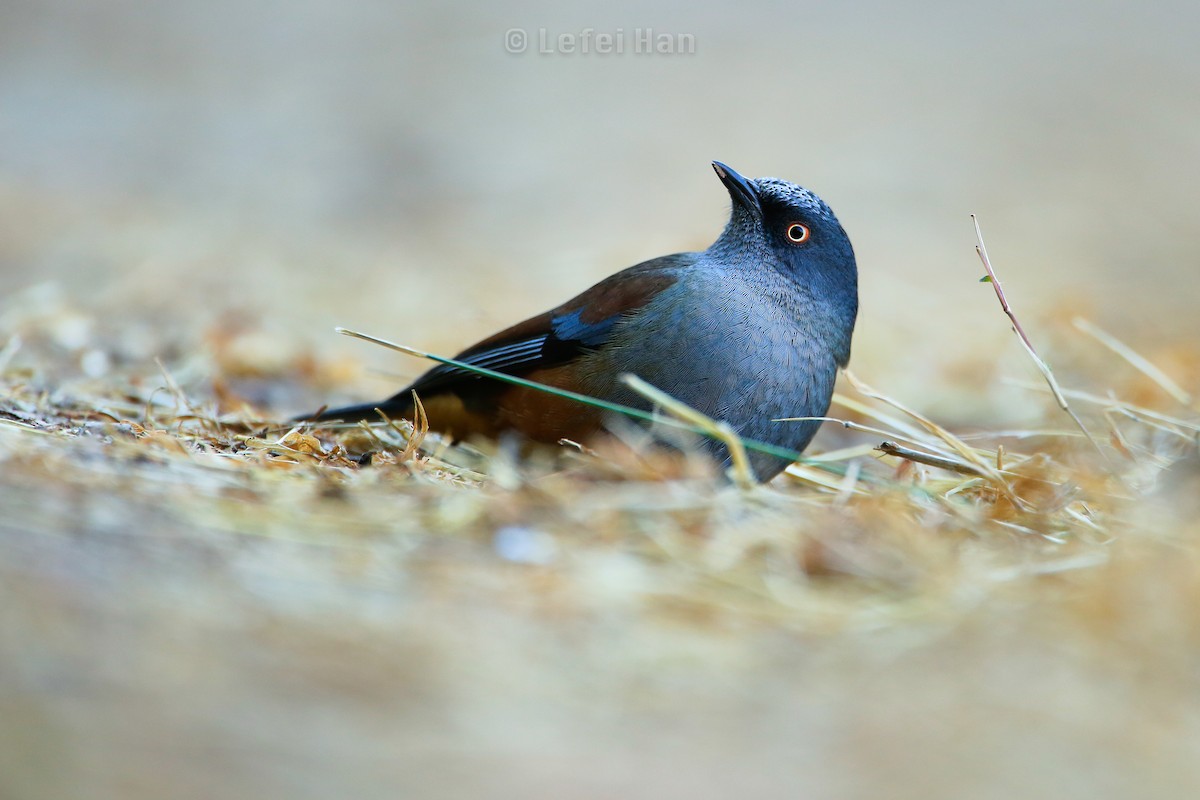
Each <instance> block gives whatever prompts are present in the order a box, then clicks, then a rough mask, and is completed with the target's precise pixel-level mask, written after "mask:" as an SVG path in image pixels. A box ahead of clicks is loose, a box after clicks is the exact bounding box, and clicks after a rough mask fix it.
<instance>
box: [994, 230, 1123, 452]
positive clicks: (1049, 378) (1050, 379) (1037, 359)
mask: <svg viewBox="0 0 1200 800" xmlns="http://www.w3.org/2000/svg"><path fill="white" fill-rule="evenodd" d="M971 222H973V223H975V239H976V241H977V242H978V244H976V245H975V252H976V254H978V255H979V260H980V261H982V262H983V268H984V270H986V271H987V275H988V280H989V281H990V282H991V284H992V288H993V289H994V290H995V291H996V299H997V300H999V301H1000V308H1002V309H1003V310H1004V313H1005V314H1006V315H1008V318H1009V320H1011V321H1012V326H1013V332H1014V333H1016V334H1017V338H1018V339H1020V340H1021V344H1022V345H1024V347H1025V352H1027V353H1029V357H1030V358H1032V359H1033V363H1034V364H1036V365H1037V368H1038V371H1039V372H1041V373H1042V377H1043V378H1045V379H1046V383H1047V384H1048V385H1049V386H1050V391H1051V393H1052V394H1053V395H1054V401H1055V402H1056V403H1058V407H1059V408H1060V409H1062V410H1063V411H1064V412H1065V413H1066V414H1067V415H1068V416H1070V417H1071V420H1072V421H1073V422H1074V423H1075V424H1076V425H1077V426H1078V427H1079V430H1081V431H1083V435H1084V436H1086V437H1087V439H1088V441H1089V442H1091V443H1092V447H1094V448H1096V452H1097V453H1099V454H1100V457H1101V458H1103V459H1104V462H1105V463H1106V464H1108V465H1109V466H1110V467H1111V466H1112V462H1111V461H1110V460H1109V458H1108V454H1107V453H1105V452H1104V450H1103V449H1101V447H1100V443H1099V442H1097V441H1096V440H1095V438H1093V436H1092V434H1091V433H1090V432H1089V431H1088V429H1087V427H1086V426H1085V425H1084V424H1083V420H1081V419H1080V418H1079V417H1078V416H1077V415H1076V414H1075V412H1074V411H1073V410H1072V409H1071V406H1070V405H1069V404H1068V403H1067V398H1066V397H1064V396H1063V393H1062V390H1061V389H1059V388H1058V381H1057V380H1055V379H1054V373H1053V372H1051V371H1050V366H1049V365H1048V364H1047V363H1046V362H1045V361H1043V360H1042V357H1041V356H1039V355H1038V354H1037V350H1036V349H1035V348H1034V346H1033V342H1031V341H1030V340H1029V336H1027V335H1026V333H1025V329H1024V328H1022V327H1021V321H1020V320H1019V319H1017V315H1016V314H1015V313H1014V312H1013V310H1012V306H1010V305H1009V304H1008V298H1007V297H1005V296H1004V287H1003V286H1002V285H1001V284H1000V278H999V277H998V276H997V275H996V270H994V269H992V262H991V260H990V259H989V258H988V254H987V247H986V246H985V245H984V243H983V231H982V230H981V229H980V227H979V220H978V218H976V216H975V215H974V214H972V215H971Z"/></svg>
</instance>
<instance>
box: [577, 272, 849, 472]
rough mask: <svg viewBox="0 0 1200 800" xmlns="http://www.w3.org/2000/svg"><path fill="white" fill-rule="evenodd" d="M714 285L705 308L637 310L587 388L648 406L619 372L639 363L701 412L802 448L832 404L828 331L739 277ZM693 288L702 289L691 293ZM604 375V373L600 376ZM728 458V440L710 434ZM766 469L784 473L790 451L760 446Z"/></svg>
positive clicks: (598, 357)
mask: <svg viewBox="0 0 1200 800" xmlns="http://www.w3.org/2000/svg"><path fill="white" fill-rule="evenodd" d="M719 288H721V289H722V290H724V291H722V292H709V293H708V294H709V296H710V297H712V298H713V300H712V304H711V305H710V306H708V307H707V308H706V309H705V312H706V313H704V314H690V315H689V313H688V308H689V307H690V306H689V304H685V303H681V302H680V303H673V302H672V298H671V296H670V295H669V294H667V295H666V297H664V298H660V301H659V304H658V308H657V309H656V311H657V313H655V314H652V315H640V314H639V315H635V316H633V317H631V318H629V319H628V320H624V321H623V322H622V323H620V325H619V326H618V328H617V330H616V331H615V332H614V335H613V339H612V340H611V343H610V346H607V347H606V348H604V350H603V352H600V353H596V354H593V355H591V356H588V357H586V359H587V360H589V361H590V362H591V364H590V365H591V367H592V368H591V369H586V370H584V371H583V372H584V374H585V375H589V374H590V375H591V376H592V377H591V379H590V380H588V381H587V382H588V383H590V385H589V386H588V387H587V390H588V391H589V392H590V393H592V394H595V395H597V396H601V397H605V398H607V399H612V400H615V401H617V402H622V403H626V404H629V405H633V406H636V407H640V408H646V407H647V406H648V404H647V402H646V401H645V400H644V399H642V398H641V397H640V396H638V395H636V394H634V393H633V392H632V391H631V390H629V389H628V388H627V387H625V386H623V385H621V384H618V383H615V382H614V381H613V380H612V378H611V376H613V375H616V374H619V373H633V374H635V375H637V376H639V377H641V378H642V379H644V380H646V381H648V382H649V383H651V384H653V385H654V386H656V387H658V388H660V389H662V390H664V391H666V392H667V393H668V394H670V395H672V396H673V397H676V398H678V399H679V400H681V401H683V402H684V403H686V404H688V405H689V406H692V407H693V408H696V409H697V410H699V411H701V412H702V413H704V414H706V415H708V416H710V417H713V418H714V419H719V420H723V421H725V422H727V423H729V424H730V425H731V426H732V427H733V429H734V430H735V431H737V432H738V434H739V435H741V436H742V437H743V438H746V439H755V440H759V441H762V442H766V443H769V444H774V445H777V446H779V447H783V448H787V449H789V450H794V451H800V450H803V449H804V448H805V447H806V446H807V445H808V443H809V441H810V440H811V439H812V437H813V436H814V435H815V433H816V431H817V428H818V427H820V423H819V422H818V421H813V420H809V421H796V422H781V421H778V420H781V419H785V418H792V417H819V416H823V415H824V414H825V413H826V411H827V410H828V408H829V400H830V396H831V394H832V392H833V384H834V381H835V379H836V376H837V366H836V362H835V360H834V358H833V356H832V354H831V353H830V352H829V351H828V348H827V347H825V346H823V344H822V342H821V340H820V337H814V336H812V335H810V334H809V333H808V332H807V331H806V330H805V327H806V326H805V325H804V324H803V320H802V319H801V320H797V319H796V318H795V316H794V315H788V314H785V313H784V312H783V310H782V309H781V308H780V307H779V305H778V304H777V303H775V302H774V301H773V300H772V298H770V297H761V296H758V295H756V294H752V293H748V292H746V291H744V290H743V289H742V287H740V286H737V285H733V286H729V287H719ZM692 296H693V298H694V297H695V295H694V294H693V295H692ZM600 376H605V377H603V378H602V377H600ZM702 446H703V447H706V448H708V449H709V450H710V451H711V452H713V454H714V455H716V456H717V457H718V458H719V459H720V460H722V461H725V460H727V459H728V454H727V453H726V452H725V449H724V447H723V446H721V445H719V444H717V443H715V442H704V443H703V444H702ZM751 462H752V465H753V466H754V468H755V471H756V473H758V474H759V476H760V477H769V476H772V475H774V474H776V473H778V472H779V471H780V470H781V469H782V468H783V467H784V466H786V463H787V462H786V461H780V460H779V459H777V458H773V457H771V456H767V455H764V454H755V453H751Z"/></svg>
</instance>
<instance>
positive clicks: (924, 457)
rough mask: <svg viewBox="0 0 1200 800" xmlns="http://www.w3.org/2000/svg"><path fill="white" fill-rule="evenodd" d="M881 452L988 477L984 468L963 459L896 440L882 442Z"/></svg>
mask: <svg viewBox="0 0 1200 800" xmlns="http://www.w3.org/2000/svg"><path fill="white" fill-rule="evenodd" d="M875 449H876V450H878V451H879V452H881V453H883V454H884V455H888V456H896V457H897V458H903V459H905V460H907V461H915V462H917V463H918V464H925V465H927V466H930V467H937V468H938V469H946V470H950V471H951V472H957V473H958V474H960V475H972V476H975V477H986V476H985V475H984V473H983V471H982V470H980V469H979V468H977V467H976V466H975V465H973V464H967V463H965V462H963V461H953V460H951V459H949V458H940V457H939V456H933V455H929V454H928V453H922V452H919V451H917V450H910V449H909V448H907V447H901V446H900V445H898V444H896V443H895V442H880V443H879V446H878V447H876V448H875Z"/></svg>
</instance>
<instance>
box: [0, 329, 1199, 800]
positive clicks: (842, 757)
mask: <svg viewBox="0 0 1200 800" xmlns="http://www.w3.org/2000/svg"><path fill="white" fill-rule="evenodd" d="M7 322H8V329H7V330H6V331H5V332H4V335H5V337H6V339H5V341H7V343H8V344H7V346H6V347H4V348H3V350H2V351H0V367H2V370H3V372H2V380H3V386H4V392H3V396H4V400H3V403H2V405H0V440H2V441H3V447H2V448H0V452H2V453H3V456H2V458H3V479H2V482H0V496H2V497H3V502H4V508H5V514H4V518H3V521H2V522H0V547H2V548H3V559H2V560H0V570H3V574H0V585H2V586H3V593H4V605H3V610H2V611H0V621H2V622H3V624H4V625H3V630H4V636H3V639H2V640H0V660H2V661H3V663H4V664H6V665H7V666H6V668H5V671H4V672H5V677H4V678H3V679H0V687H2V689H3V693H0V712H3V714H4V720H5V722H4V723H3V724H0V752H3V753H4V754H5V755H0V773H2V774H4V775H5V778H4V780H5V781H6V782H7V784H8V786H9V787H10V790H11V791H12V792H15V794H14V793H9V794H5V796H6V797H49V796H96V797H107V796H116V795H118V794H119V795H120V796H123V797H140V796H146V797H153V796H165V795H169V796H172V797H193V796H195V797H206V796H222V797H232V796H264V795H270V794H275V793H281V792H283V793H287V794H289V795H293V796H294V795H299V796H314V797H315V796H330V795H331V794H346V793H350V794H356V795H358V796H364V795H365V796H380V797H384V796H397V795H400V796H406V795H414V794H415V795H416V796H447V794H449V793H455V792H458V793H461V795H462V796H501V797H505V796H517V795H521V796H525V797H528V796H535V797H537V796H547V797H550V796H555V797H557V796H564V795H565V796H609V795H611V794H622V795H642V796H650V795H656V794H672V795H673V794H679V793H682V792H684V791H687V792H690V793H692V794H695V795H698V796H713V797H719V796H727V795H728V794H729V793H731V792H733V791H735V790H738V789H740V788H743V787H750V788H751V789H752V790H754V791H756V793H759V794H764V795H780V796H783V795H789V792H790V790H789V788H788V787H789V786H793V787H794V786H795V785H797V784H799V785H804V786H808V787H809V788H810V791H811V792H812V795H813V796H829V795H845V794H862V793H880V792H882V793H884V794H885V795H886V796H891V797H909V796H911V797H918V796H920V797H929V796H963V795H964V794H969V795H971V796H975V797H988V796H996V797H1000V796H1011V795H1012V793H1014V792H1018V791H1026V790H1029V789H1030V788H1031V787H1040V788H1042V789H1043V790H1045V791H1044V792H1043V793H1045V794H1049V793H1050V791H1055V792H1057V793H1065V794H1067V795H1068V796H1072V795H1074V794H1078V795H1080V796H1082V795H1083V794H1089V795H1090V796H1112V797H1120V796H1130V794H1136V795H1137V796H1143V797H1150V796H1161V797H1170V796H1181V794H1180V792H1183V791H1185V790H1187V789H1189V788H1190V789H1194V788H1195V787H1196V786H1198V785H1200V783H1197V778H1198V777H1200V776H1198V775H1197V771H1196V769H1195V767H1194V759H1192V758H1191V757H1190V755H1189V754H1190V753H1192V752H1194V750H1195V748H1196V747H1200V713H1197V712H1198V711H1200V709H1197V707H1196V704H1195V700H1194V698H1195V697H1196V696H1197V695H1196V690H1197V689H1198V688H1200V687H1198V686H1197V682H1196V669H1195V668H1196V664H1197V656H1198V655H1200V629H1197V627H1196V625H1195V623H1194V610H1195V608H1196V606H1197V603H1200V570H1198V569H1197V567H1198V562H1200V546H1198V543H1197V534H1200V529H1198V528H1197V523H1196V513H1197V511H1198V510H1200V506H1198V503H1197V500H1196V498H1197V497H1198V496H1200V454H1198V452H1197V435H1198V434H1200V415H1198V413H1197V409H1196V407H1195V406H1194V405H1192V403H1193V402H1194V401H1193V398H1194V396H1195V393H1196V391H1197V389H1198V388H1200V386H1198V384H1197V383H1196V380H1195V378H1196V376H1195V375H1194V374H1192V375H1186V374H1180V373H1179V372H1178V371H1176V375H1177V381H1176V380H1172V379H1168V380H1169V381H1170V382H1169V383H1167V382H1166V381H1164V380H1163V377H1164V376H1165V373H1164V372H1163V370H1162V369H1160V368H1159V367H1156V366H1154V364H1155V361H1156V359H1155V356H1154V354H1136V351H1134V350H1133V349H1132V348H1129V347H1128V346H1127V345H1114V341H1115V340H1113V339H1112V338H1111V337H1107V334H1103V335H1102V336H1100V337H1099V338H1100V341H1101V342H1104V344H1105V347H1106V348H1107V349H1104V348H1101V349H1100V350H1099V351H1098V352H1092V351H1088V350H1087V348H1088V347H1090V346H1092V340H1091V339H1088V338H1086V337H1082V336H1080V337H1078V338H1077V339H1076V340H1074V341H1073V342H1071V343H1069V344H1061V343H1056V351H1059V352H1062V353H1064V356H1063V357H1064V358H1067V357H1070V358H1071V359H1073V360H1072V361H1070V362H1066V363H1065V364H1064V363H1063V362H1061V361H1060V362H1059V363H1057V364H1056V366H1057V367H1059V374H1063V375H1066V374H1069V375H1070V376H1071V377H1070V380H1069V381H1067V382H1066V383H1067V385H1066V386H1065V387H1064V388H1063V391H1062V394H1063V396H1064V397H1065V399H1067V400H1069V401H1070V403H1072V404H1073V407H1077V409H1078V410H1077V411H1076V412H1075V413H1077V414H1078V415H1079V419H1080V421H1081V423H1082V425H1083V426H1085V427H1086V428H1087V429H1088V430H1089V431H1094V432H1097V433H1096V434H1095V438H1096V440H1097V442H1096V446H1093V444H1092V443H1089V441H1088V439H1087V438H1085V436H1084V435H1083V434H1082V433H1081V432H1080V430H1079V428H1078V427H1076V426H1075V425H1074V424H1073V423H1072V422H1071V420H1070V419H1069V418H1067V417H1066V416H1065V415H1064V414H1063V413H1062V412H1061V410H1060V409H1059V408H1058V407H1057V405H1056V403H1055V402H1054V400H1053V397H1052V395H1051V393H1050V392H1048V391H1044V390H1045V387H1044V386H1043V387H1041V389H1040V390H1039V389H1038V386H1037V385H1036V384H1031V385H1030V389H1029V390H1030V391H1031V392H1037V391H1044V399H1045V402H1044V406H1045V410H1044V419H1043V420H1041V421H1040V422H1038V423H1037V424H1032V425H1030V426H1029V427H1028V428H1027V429H1024V430H1015V431H1000V430H995V429H994V426H989V424H988V422H987V420H980V421H978V424H977V425H976V426H975V428H974V429H973V430H970V431H967V430H962V431H960V432H958V433H955V432H952V431H951V430H949V429H947V427H945V426H943V425H939V424H937V423H936V421H934V420H930V419H928V418H927V417H925V416H924V415H922V414H921V413H919V411H918V410H916V409H911V408H909V407H907V406H906V405H905V404H903V403H901V402H899V401H897V400H894V399H891V398H889V397H888V396H887V395H886V393H885V392H881V391H877V390H875V389H873V388H871V387H868V386H866V385H865V384H864V383H863V382H862V380H861V379H858V378H855V377H853V376H851V380H849V381H847V382H846V385H845V386H844V387H843V392H842V393H841V394H839V395H838V396H837V398H836V401H835V406H834V412H833V413H834V414H835V417H836V419H838V420H839V421H840V422H841V423H842V425H841V429H840V430H839V429H838V426H837V424H836V423H829V424H828V425H827V431H826V436H825V439H824V441H825V450H824V452H819V451H815V452H813V453H810V456H811V458H810V459H809V460H807V461H806V462H805V463H803V464H801V465H796V466H794V467H792V468H791V469H789V470H788V472H787V473H785V474H784V475H783V476H781V477H780V479H778V480H777V481H775V482H774V483H773V484H772V485H770V486H765V487H753V488H749V489H739V488H736V487H734V486H731V485H728V484H725V483H723V482H722V481H721V480H720V479H719V478H718V477H717V476H714V475H713V474H712V472H711V470H710V469H708V468H707V466H706V465H705V464H703V463H698V462H691V461H688V460H686V459H682V460H681V459H679V458H672V457H667V456H664V455H662V454H661V453H658V452H656V451H654V450H652V449H645V448H641V447H639V446H638V444H639V442H638V441H637V437H636V435H634V434H629V435H627V436H626V439H627V440H628V441H627V442H626V443H625V444H624V445H621V446H612V447H606V448H603V449H601V450H600V451H593V450H587V449H583V448H575V447H564V448H563V450H562V451H561V452H558V453H556V454H553V455H552V456H546V457H541V456H538V457H533V458H530V459H522V458H518V457H517V456H516V455H515V454H514V453H512V452H509V451H507V450H505V449H503V448H502V449H500V450H497V451H495V452H492V453H476V452H471V451H469V450H467V449H465V448H447V447H445V446H444V444H443V443H440V442H439V440H438V439H437V437H436V436H435V435H434V434H431V433H429V432H428V431H427V430H425V429H424V427H423V424H422V421H421V420H420V419H418V420H417V430H416V431H415V432H414V428H413V425H412V424H411V423H410V422H408V421H393V422H392V424H390V425H387V426H375V427H373V428H371V429H367V428H365V427H358V428H355V429H349V430H332V429H328V428H319V429H317V430H309V429H307V428H305V427H297V428H295V429H291V430H282V431H281V430H279V429H278V428H277V427H275V426H276V425H277V421H278V420H279V419H281V418H283V417H285V416H286V413H290V412H292V411H294V410H295V407H292V408H288V409H286V412H285V410H284V409H283V408H279V407H269V405H263V404H256V403H254V402H252V401H251V398H252V397H255V396H257V397H268V398H278V397H282V398H284V402H288V401H290V399H293V398H296V397H298V396H312V395H316V394H319V393H320V392H322V391H325V390H326V388H327V385H328V383H330V382H331V381H336V380H338V379H339V375H338V368H337V366H336V365H333V364H323V363H320V362H319V361H317V360H315V359H312V358H311V357H308V356H307V355H306V354H300V355H298V356H297V357H296V358H295V359H293V360H290V361H289V360H280V359H278V358H275V357H271V358H267V357H259V356H256V355H255V354H256V353H257V354H264V353H269V352H272V350H271V348H262V347H258V348H256V347H253V346H250V345H249V344H248V343H247V341H245V338H253V336H254V335H256V334H255V333H254V332H253V331H250V332H248V333H244V334H242V335H233V336H222V335H215V336H211V337H209V338H208V340H207V341H206V342H195V341H183V342H179V343H177V347H176V348H175V349H176V351H177V352H178V353H180V354H185V353H188V354H191V355H190V356H188V357H182V358H180V359H178V360H177V361H176V362H174V363H168V364H167V365H166V366H164V367H163V368H162V369H161V370H157V371H151V370H147V369H146V367H145V363H144V362H142V363H136V362H130V363H122V362H121V359H120V358H119V357H117V356H114V355H112V354H111V353H110V352H109V350H106V349H105V348H106V347H108V348H110V350H112V351H113V352H117V351H119V350H120V347H119V344H120V343H119V337H120V336H122V335H126V334H128V335H136V334H135V333H130V332H129V331H125V330H123V329H122V328H121V326H117V327H116V329H115V331H114V332H113V334H112V335H113V336H115V337H117V340H114V341H110V342H108V343H105V342H103V341H101V342H98V343H95V344H94V345H89V348H90V349H87V350H86V351H85V352H86V353H91V352H95V353H100V355H98V356H86V355H85V357H90V358H92V359H93V360H96V359H100V360H102V361H103V365H102V366H103V367H104V368H103V369H100V368H97V369H95V370H94V371H95V372H96V373H97V377H96V378H93V379H86V378H81V377H79V376H78V374H76V376H75V377H74V378H71V379H62V378H60V376H61V375H63V374H65V373H68V372H69V371H70V367H71V365H69V364H67V363H64V362H63V360H62V356H61V354H60V353H61V348H59V349H56V348H55V346H54V344H53V343H54V335H55V334H54V331H55V330H57V329H58V328H56V326H60V325H62V324H63V323H62V320H55V319H52V318H39V319H37V320H36V321H32V322H31V321H30V320H27V319H23V318H22V317H21V315H20V314H19V313H17V311H15V310H10V312H9V316H8V318H7ZM131 330H132V329H131ZM1085 330H1087V331H1088V332H1089V334H1090V335H1091V336H1093V337H1095V336H1096V331H1097V330H1098V328H1096V327H1095V326H1094V325H1091V326H1090V327H1086V328H1085ZM239 337H241V338H239ZM1104 337H1107V338H1104ZM1060 345H1061V350H1059V349H1058V348H1059V346H1060ZM1075 348H1078V349H1077V350H1076V349H1075ZM1122 348H1124V349H1122ZM1076 352H1079V353H1084V355H1080V356H1078V357H1077V358H1076V356H1075V355H1074V354H1075V353H1076ZM56 354H58V355H56ZM1131 354H1133V356H1136V357H1133V356H1131ZM1188 356H1189V357H1191V358H1193V359H1194V358H1195V355H1194V354H1190V353H1189V354H1188ZM56 359H57V360H56ZM1192 363H1195V362H1194V361H1193V362H1192ZM1002 377H1004V376H1002ZM1007 377H1011V378H1026V377H1028V375H1025V376H1021V375H1018V376H1007ZM979 390H980V391H984V390H985V389H984V387H979ZM885 441H887V442H891V443H893V445H892V447H891V448H890V452H891V453H893V454H895V453H900V454H903V455H904V456H905V457H898V456H896V455H885V454H883V453H881V452H879V451H877V450H876V448H877V446H878V445H880V444H881V443H882V442H885ZM1097 448H1099V449H1100V450H1102V451H1103V454H1102V455H1101V454H1100V453H1098V452H1097ZM365 453H369V454H370V455H369V456H367V457H364V454H365ZM6 762H7V763H6ZM790 796H794V795H790Z"/></svg>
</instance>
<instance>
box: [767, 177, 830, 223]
mask: <svg viewBox="0 0 1200 800" xmlns="http://www.w3.org/2000/svg"><path fill="white" fill-rule="evenodd" d="M751 183H753V184H754V186H755V187H756V188H757V189H758V193H759V195H760V196H761V197H762V198H763V199H770V200H774V201H776V202H778V203H781V204H784V205H789V206H798V207H800V208H803V209H805V210H806V211H808V212H810V213H812V214H813V215H815V216H818V217H822V218H824V219H828V220H836V219H837V217H835V216H834V215H833V211H832V210H831V209H830V208H829V206H827V205H825V201H824V200H822V199H821V198H819V197H817V196H816V195H815V194H814V193H812V192H810V191H809V190H808V189H805V188H804V187H803V186H797V185H796V184H794V183H792V182H791V181H785V180H782V179H780V178H754V179H753V180H752V181H751Z"/></svg>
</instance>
